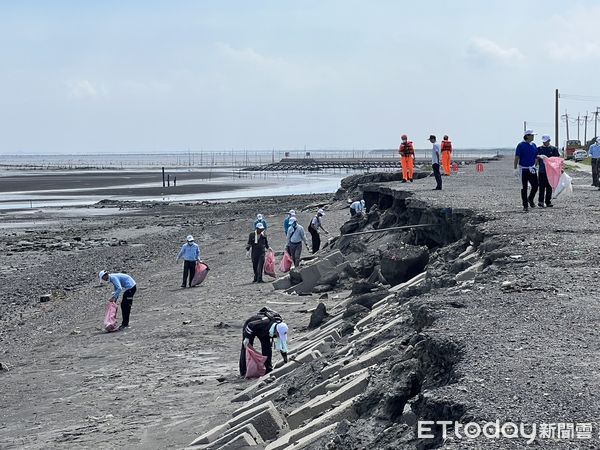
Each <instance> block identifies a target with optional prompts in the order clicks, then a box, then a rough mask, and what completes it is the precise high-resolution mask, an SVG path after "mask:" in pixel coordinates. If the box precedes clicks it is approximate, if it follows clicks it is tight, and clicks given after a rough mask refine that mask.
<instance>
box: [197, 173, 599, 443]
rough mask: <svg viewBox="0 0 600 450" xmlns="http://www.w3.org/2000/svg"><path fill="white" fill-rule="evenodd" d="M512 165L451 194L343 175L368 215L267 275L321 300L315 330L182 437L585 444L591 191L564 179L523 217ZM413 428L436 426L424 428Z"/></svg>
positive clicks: (591, 410) (589, 411)
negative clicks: (557, 194) (221, 412)
mask: <svg viewBox="0 0 600 450" xmlns="http://www.w3.org/2000/svg"><path fill="white" fill-rule="evenodd" d="M509 172H510V168H509V167H508V165H507V164H506V163H503V162H496V163H492V164H488V165H487V166H486V175H485V177H484V176H480V175H477V174H476V173H475V171H474V170H473V171H472V173H471V172H468V173H464V174H461V175H460V176H456V177H451V178H450V179H448V178H446V179H445V180H444V181H445V185H446V189H447V191H442V192H439V191H437V192H433V193H432V192H431V191H430V189H431V186H427V187H424V181H425V182H426V181H427V180H421V181H420V184H417V183H415V184H413V185H410V186H409V185H400V184H399V183H394V182H391V183H377V184H367V183H364V182H363V183H361V181H360V180H359V179H357V178H353V179H352V180H349V181H346V185H347V188H348V187H349V188H352V186H354V185H355V184H356V185H358V186H360V189H361V190H362V192H363V195H364V198H365V200H366V203H367V208H368V211H369V212H368V214H367V215H366V216H365V217H362V218H357V219H352V220H350V221H348V222H346V223H345V224H344V225H343V226H342V228H341V236H340V237H338V238H336V239H334V240H332V241H330V242H329V245H328V247H327V248H326V249H325V250H324V251H323V252H322V253H321V254H319V257H318V258H316V259H313V260H311V261H307V262H306V264H304V265H302V266H301V267H300V268H299V269H298V270H295V271H293V272H292V273H291V274H289V275H288V276H286V277H283V278H282V279H280V280H278V281H277V282H276V283H275V287H276V288H278V289H285V290H286V292H288V293H290V294H301V295H310V294H312V295H318V296H320V300H321V302H322V304H320V305H319V306H318V307H317V308H315V309H314V311H313V314H312V317H311V320H310V327H309V328H310V329H311V331H309V332H308V333H307V334H305V335H304V336H303V337H302V338H301V339H300V340H298V341H295V342H294V345H293V347H292V350H291V352H290V354H291V362H290V363H288V364H286V365H280V366H279V367H278V368H277V369H276V370H275V371H274V372H273V373H271V374H269V375H268V376H266V377H264V378H263V379H260V380H258V381H257V382H255V383H253V384H251V385H250V386H249V387H247V388H246V389H245V390H243V391H241V392H239V393H238V394H237V395H236V396H235V397H233V398H232V401H233V402H244V403H241V407H240V408H239V409H238V410H237V411H235V412H234V413H233V416H232V418H231V420H229V421H228V422H225V423H221V424H220V425H218V426H217V427H216V428H213V429H211V430H209V431H207V432H206V433H204V434H203V435H201V436H200V437H199V438H198V439H196V440H195V441H194V442H193V443H192V446H193V447H196V448H206V449H217V448H219V449H233V448H242V447H243V446H250V447H254V446H256V448H262V447H264V448H266V449H267V450H277V449H300V448H311V449H312V448H327V449H363V448H364V449H379V448H381V449H392V448H441V447H443V448H522V447H524V446H525V445H526V444H527V442H528V439H532V441H534V442H535V444H534V445H536V446H537V447H538V448H566V447H571V446H578V447H579V446H584V447H589V448H596V447H597V445H598V431H599V430H598V421H597V417H598V413H599V408H600V403H599V402H598V398H597V396H596V392H597V390H596V388H597V387H598V377H597V374H598V369H599V368H600V367H599V363H598V358H597V356H598V352H597V350H596V349H597V348H598V347H597V345H596V344H599V343H600V342H599V340H600V339H599V336H598V332H597V323H598V320H599V318H600V309H599V306H598V302H597V300H595V299H594V298H593V296H592V295H590V293H588V292H587V291H586V289H585V287H584V286H582V285H581V283H579V282H577V281H576V280H574V279H573V278H572V275H571V274H572V273H573V269H574V268H575V267H580V266H583V265H584V264H588V265H589V266H591V267H592V268H591V269H590V270H592V271H594V270H595V272H594V273H598V270H597V267H598V264H599V262H600V261H599V258H598V255H597V251H595V252H594V254H593V256H592V255H590V253H589V249H590V248H594V247H593V243H595V244H597V243H598V242H597V241H598V238H596V237H595V236H594V237H593V238H591V239H590V235H589V233H586V235H585V238H584V237H583V236H578V234H577V233H581V232H582V230H584V229H585V227H586V226H590V225H591V224H592V223H593V222H594V217H595V215H596V213H595V210H596V209H595V207H592V206H591V204H593V203H595V202H597V201H598V200H599V199H598V197H594V195H597V194H596V193H595V192H592V191H591V190H588V189H586V187H585V184H588V183H589V180H588V178H589V177H587V178H586V177H585V176H584V175H581V174H576V175H575V181H576V183H577V184H578V185H579V186H580V189H579V191H578V190H577V187H576V190H575V196H574V197H573V198H571V199H570V201H569V203H566V202H564V200H563V201H562V202H561V201H559V200H557V201H556V207H555V208H553V209H545V210H535V211H533V212H530V213H529V214H523V213H521V212H520V208H519V192H518V189H519V188H518V186H517V185H516V184H513V183H507V182H506V179H507V175H506V174H507V173H509ZM363 181H369V180H368V179H367V178H365V179H364V180H363ZM347 188H345V189H347ZM574 214H576V215H577V217H578V221H577V222H576V223H575V222H573V220H571V218H572V217H573V215H574ZM395 227H403V228H400V229H397V230H390V231H385V232H380V233H377V232H373V233H365V234H354V235H349V234H350V233H357V232H363V231H374V230H379V229H383V228H386V229H387V228H395ZM586 239H588V240H586ZM590 241H592V242H590ZM590 244H592V246H591V247H590ZM587 258H589V259H587ZM583 279H587V280H589V279H591V276H590V274H589V273H588V274H587V275H586V276H584V277H583ZM583 279H582V281H583ZM332 293H337V295H336V296H337V297H343V299H342V300H341V301H340V300H335V301H334V300H332V299H333V294H332ZM423 421H436V424H432V425H428V426H429V428H428V429H426V430H425V431H426V432H423V430H422V429H421V432H420V428H419V423H421V424H423V423H424V422H423ZM440 421H446V422H447V425H444V424H443V423H442V424H440V423H439V422H440ZM495 421H498V423H499V424H500V427H502V426H503V425H504V424H507V423H509V424H510V423H514V424H517V425H516V426H519V425H520V424H524V425H526V431H527V433H528V434H525V433H520V432H519V431H518V430H517V431H515V430H514V429H513V428H511V427H510V425H508V428H506V427H505V428H502V431H501V432H500V431H499V433H498V435H494V436H491V437H486V436H485V435H484V434H483V433H482V432H481V429H482V428H483V427H484V426H485V425H486V424H487V423H489V422H495ZM466 424H469V427H470V428H469V429H468V430H466V431H468V432H469V433H470V435H469V436H467V435H466V434H465V429H464V428H462V429H461V426H462V427H464V426H465V425H466ZM561 424H562V425H561ZM569 424H570V425H569ZM478 427H479V430H480V432H479V434H477V429H478ZM532 429H535V430H536V431H535V436H534V437H533V438H532V434H531V433H532ZM559 429H562V430H563V432H561V433H559ZM565 430H567V431H565ZM568 430H571V433H570V434H569V433H568ZM589 430H593V431H591V432H589ZM244 448H245V447H244Z"/></svg>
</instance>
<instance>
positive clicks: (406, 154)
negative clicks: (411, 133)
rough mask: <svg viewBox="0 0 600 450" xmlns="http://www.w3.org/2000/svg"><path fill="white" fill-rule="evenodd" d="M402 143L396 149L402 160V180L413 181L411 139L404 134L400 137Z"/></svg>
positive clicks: (413, 161)
mask: <svg viewBox="0 0 600 450" xmlns="http://www.w3.org/2000/svg"><path fill="white" fill-rule="evenodd" d="M401 139H402V143H401V144H400V148H399V149H398V153H400V157H401V162H402V182H403V183H406V182H407V181H410V182H411V183H412V181H413V174H414V171H415V148H414V147H413V143H412V141H409V140H408V136H406V135H405V134H403V135H402V137H401Z"/></svg>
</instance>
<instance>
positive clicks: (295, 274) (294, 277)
mask: <svg viewBox="0 0 600 450" xmlns="http://www.w3.org/2000/svg"><path fill="white" fill-rule="evenodd" d="M290 282H291V283H292V286H295V285H297V284H300V283H302V275H301V274H300V270H299V269H296V268H294V269H292V270H290Z"/></svg>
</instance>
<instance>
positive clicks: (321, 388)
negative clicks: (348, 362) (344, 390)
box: [308, 375, 340, 398]
mask: <svg viewBox="0 0 600 450" xmlns="http://www.w3.org/2000/svg"><path fill="white" fill-rule="evenodd" d="M339 379H340V376H339V375H334V376H332V377H331V378H328V379H326V380H324V381H322V382H321V383H319V384H317V385H316V386H315V387H313V388H312V389H311V390H310V391H308V395H309V397H310V398H315V397H317V396H318V395H324V394H326V393H327V388H326V387H327V385H329V384H330V383H333V382H335V381H337V380H339Z"/></svg>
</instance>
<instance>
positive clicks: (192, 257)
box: [175, 234, 200, 288]
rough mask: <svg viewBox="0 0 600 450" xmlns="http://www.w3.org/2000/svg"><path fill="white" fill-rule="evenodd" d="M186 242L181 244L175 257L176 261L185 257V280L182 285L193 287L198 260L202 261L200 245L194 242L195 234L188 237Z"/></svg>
mask: <svg viewBox="0 0 600 450" xmlns="http://www.w3.org/2000/svg"><path fill="white" fill-rule="evenodd" d="M186 241H187V242H186V243H185V244H183V245H182V246H181V250H179V253H178V254H177V258H175V262H177V261H179V260H180V259H183V282H182V283H181V287H182V288H185V287H186V285H189V287H192V280H193V279H194V275H196V262H197V261H200V247H199V246H198V244H196V243H195V242H194V236H192V235H191V234H190V235H189V236H188V237H187V238H186Z"/></svg>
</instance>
